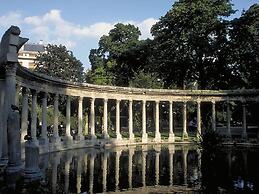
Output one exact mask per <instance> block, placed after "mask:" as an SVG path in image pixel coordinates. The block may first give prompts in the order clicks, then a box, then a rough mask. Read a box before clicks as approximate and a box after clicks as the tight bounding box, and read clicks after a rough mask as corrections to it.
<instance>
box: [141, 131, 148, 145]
mask: <svg viewBox="0 0 259 194" xmlns="http://www.w3.org/2000/svg"><path fill="white" fill-rule="evenodd" d="M147 142H148V135H147V133H143V134H142V143H147Z"/></svg>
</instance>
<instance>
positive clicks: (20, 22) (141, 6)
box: [0, 0, 259, 69]
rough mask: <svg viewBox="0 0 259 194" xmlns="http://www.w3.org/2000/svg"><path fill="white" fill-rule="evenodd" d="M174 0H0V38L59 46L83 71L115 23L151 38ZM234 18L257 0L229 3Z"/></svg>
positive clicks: (257, 1) (143, 37) (238, 0)
mask: <svg viewBox="0 0 259 194" xmlns="http://www.w3.org/2000/svg"><path fill="white" fill-rule="evenodd" d="M174 2H175V0H0V36H1V37H2V35H3V33H4V32H5V31H6V30H7V29H8V28H9V27H10V26H11V25H17V26H19V27H20V29H21V35H20V36H22V37H26V38H29V42H30V43H39V42H40V40H42V41H43V43H44V44H58V45H59V44H62V45H65V46H66V47H67V48H68V49H69V50H71V51H72V52H73V54H74V56H75V57H76V58H77V59H79V60H80V61H81V62H82V63H83V64H84V67H85V69H88V68H90V62H89V60H88V56H89V52H90V49H93V48H98V41H99V39H100V37H101V36H102V35H107V34H108V33H109V31H110V30H111V29H112V28H113V27H114V25H115V24H116V23H118V22H121V23H124V24H128V23H130V24H134V25H135V26H137V27H139V29H140V31H141V33H142V35H141V37H140V38H141V39H146V38H152V36H151V34H150V28H151V27H152V25H153V24H155V23H156V22H157V21H158V20H159V18H160V17H161V16H164V15H165V14H166V12H167V11H168V10H169V9H170V8H171V6H172V4H173V3H174ZM232 3H233V4H234V9H236V10H238V12H237V13H236V15H235V16H233V17H239V16H240V14H241V13H242V10H247V9H248V8H249V7H250V6H251V5H253V4H254V3H259V0H232Z"/></svg>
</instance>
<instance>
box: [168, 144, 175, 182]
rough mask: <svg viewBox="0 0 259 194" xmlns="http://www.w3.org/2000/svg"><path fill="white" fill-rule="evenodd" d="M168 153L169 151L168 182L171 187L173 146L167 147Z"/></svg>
mask: <svg viewBox="0 0 259 194" xmlns="http://www.w3.org/2000/svg"><path fill="white" fill-rule="evenodd" d="M168 151H169V175H170V178H169V182H170V185H171V186H172V185H173V179H174V152H175V148H174V145H168Z"/></svg>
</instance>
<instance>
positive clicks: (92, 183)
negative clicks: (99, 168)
mask: <svg viewBox="0 0 259 194" xmlns="http://www.w3.org/2000/svg"><path fill="white" fill-rule="evenodd" d="M94 159H95V154H94V153H91V156H90V165H89V170H90V173H89V193H93V187H94Z"/></svg>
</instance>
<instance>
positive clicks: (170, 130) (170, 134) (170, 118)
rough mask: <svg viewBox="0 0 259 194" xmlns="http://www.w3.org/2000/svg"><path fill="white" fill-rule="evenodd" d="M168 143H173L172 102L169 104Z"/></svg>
mask: <svg viewBox="0 0 259 194" xmlns="http://www.w3.org/2000/svg"><path fill="white" fill-rule="evenodd" d="M168 141H169V142H174V115H173V102H172V101H170V102H169V138H168Z"/></svg>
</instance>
